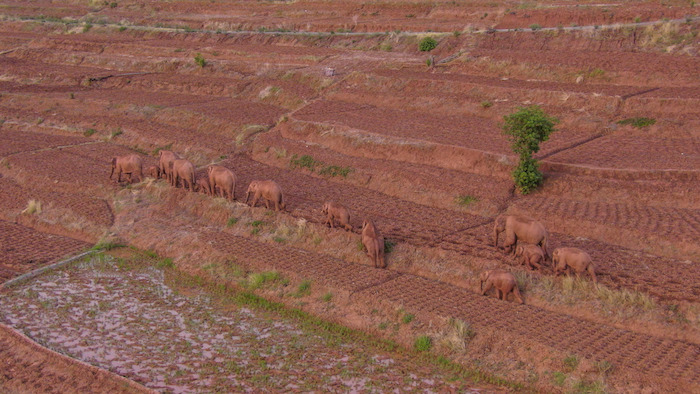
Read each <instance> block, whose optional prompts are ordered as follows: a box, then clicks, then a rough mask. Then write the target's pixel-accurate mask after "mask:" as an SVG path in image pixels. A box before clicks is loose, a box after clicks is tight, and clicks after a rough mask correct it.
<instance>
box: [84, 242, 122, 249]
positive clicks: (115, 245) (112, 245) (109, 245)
mask: <svg viewBox="0 0 700 394" xmlns="http://www.w3.org/2000/svg"><path fill="white" fill-rule="evenodd" d="M123 247H126V245H125V244H123V243H120V242H116V241H100V242H98V243H96V244H95V246H93V247H92V248H90V250H105V251H107V250H112V249H117V248H123Z"/></svg>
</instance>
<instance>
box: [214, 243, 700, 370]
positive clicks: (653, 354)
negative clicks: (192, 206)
mask: <svg viewBox="0 0 700 394" xmlns="http://www.w3.org/2000/svg"><path fill="white" fill-rule="evenodd" d="M203 240H204V241H205V242H208V243H209V244H210V245H211V246H212V247H213V248H214V249H217V250H219V251H222V252H224V253H226V254H231V255H233V256H236V257H237V258H240V259H242V260H244V261H250V262H252V263H255V264H260V263H262V264H263V265H265V266H267V267H270V268H275V269H279V270H283V271H290V272H294V273H295V274H298V275H301V277H304V278H307V279H312V280H318V281H320V282H321V283H326V284H330V285H332V286H336V287H339V288H342V289H343V290H346V291H349V292H351V293H356V294H357V295H358V296H366V297H370V298H372V299H382V300H387V301H390V302H394V303H397V304H398V305H403V306H404V307H405V308H408V309H409V310H417V311H421V312H427V313H433V314H437V315H440V316H444V317H458V318H460V319H464V321H467V322H469V323H470V324H473V325H474V326H475V327H477V328H479V329H488V330H499V331H506V332H509V333H513V334H516V335H518V336H521V337H523V338H527V340H528V341H535V342H537V343H540V344H542V345H545V346H548V347H552V348H555V349H558V350H561V351H564V352H567V353H570V354H580V355H583V356H585V357H588V358H591V359H593V360H597V361H602V360H607V361H608V362H612V363H614V364H615V365H619V366H621V367H623V368H629V369H632V370H636V371H639V372H645V373H652V374H655V375H659V376H664V375H665V376H667V377H671V378H672V379H679V380H683V381H687V382H691V383H693V384H698V383H700V346H698V345H696V344H692V343H688V342H685V341H676V340H670V339H662V338H657V337H654V336H651V335H645V334H641V333H636V332H631V331H627V330H622V329H617V328H614V327H611V326H607V325H604V324H598V323H593V322H589V321H585V320H581V319H576V318H573V317H570V316H567V315H563V314H558V313H555V312H550V311H546V310H543V309H540V308H536V307H533V306H529V305H517V304H515V303H510V302H502V301H499V300H496V299H494V298H491V297H483V296H481V295H479V294H477V293H476V292H473V291H469V290H466V289H463V288H459V287H456V286H453V285H449V284H446V283H442V282H437V281H434V280H430V279H425V278H421V277H418V276H414V275H409V274H402V273H395V272H392V271H386V270H378V269H375V268H372V267H369V266H365V265H358V264H348V263H346V262H344V261H342V260H338V259H335V258H331V257H328V256H324V255H320V254H316V253H312V252H308V251H303V250H295V249H293V248H289V247H279V246H275V245H271V244H265V243H260V242H257V241H254V240H251V239H247V238H243V237H238V236H234V235H231V234H227V233H225V232H209V233H205V234H203ZM514 316H515V318H514ZM524 316H527V319H524V318H518V317H524ZM659 355H663V356H662V357H659Z"/></svg>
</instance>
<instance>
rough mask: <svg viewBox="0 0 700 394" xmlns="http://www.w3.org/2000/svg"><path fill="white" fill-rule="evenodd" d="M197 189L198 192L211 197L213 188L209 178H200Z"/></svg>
mask: <svg viewBox="0 0 700 394" xmlns="http://www.w3.org/2000/svg"><path fill="white" fill-rule="evenodd" d="M196 185H197V187H196V188H195V189H196V191H198V192H200V193H204V194H206V195H207V196H211V195H212V192H211V187H210V186H209V179H208V178H199V179H197V182H196Z"/></svg>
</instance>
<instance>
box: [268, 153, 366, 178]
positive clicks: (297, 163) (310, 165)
mask: <svg viewBox="0 0 700 394" xmlns="http://www.w3.org/2000/svg"><path fill="white" fill-rule="evenodd" d="M286 154H287V152H286V151H284V155H285V156H286ZM277 157H278V158H279V157H280V155H278V156H277ZM289 167H290V168H291V169H293V170H294V169H297V168H306V169H308V170H309V171H311V172H316V173H318V174H319V175H321V176H328V177H336V176H340V177H343V178H347V177H348V175H350V173H351V172H353V171H354V169H353V168H352V167H341V166H336V165H326V164H325V163H324V162H322V161H319V160H316V159H314V158H313V157H312V156H310V155H302V156H298V155H296V154H294V155H292V157H291V158H290V159H289Z"/></svg>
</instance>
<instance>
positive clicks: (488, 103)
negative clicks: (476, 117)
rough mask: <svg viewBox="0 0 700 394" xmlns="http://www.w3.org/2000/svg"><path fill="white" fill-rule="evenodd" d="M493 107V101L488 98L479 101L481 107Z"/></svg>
mask: <svg viewBox="0 0 700 394" xmlns="http://www.w3.org/2000/svg"><path fill="white" fill-rule="evenodd" d="M491 107H493V103H492V102H491V101H489V100H486V101H482V102H481V108H491Z"/></svg>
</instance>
